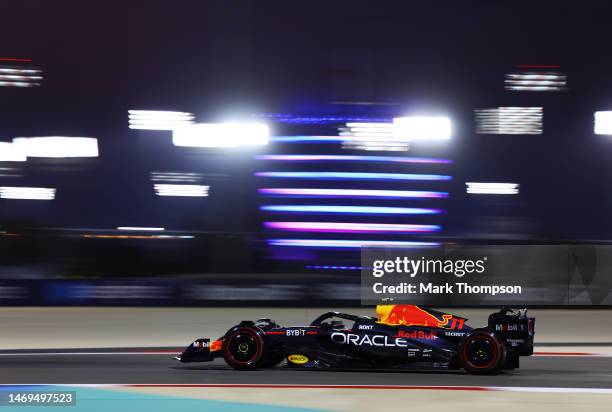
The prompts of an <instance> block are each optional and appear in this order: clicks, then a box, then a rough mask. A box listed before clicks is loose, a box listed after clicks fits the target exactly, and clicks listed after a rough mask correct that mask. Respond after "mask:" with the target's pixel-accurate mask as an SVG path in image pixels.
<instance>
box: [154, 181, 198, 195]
mask: <svg viewBox="0 0 612 412" xmlns="http://www.w3.org/2000/svg"><path fill="white" fill-rule="evenodd" d="M153 188H154V189H155V194H156V195H157V196H185V197H206V196H208V190H209V189H210V186H203V185H179V184H176V185H174V184H162V183H156V184H154V185H153Z"/></svg>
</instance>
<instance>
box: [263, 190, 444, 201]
mask: <svg viewBox="0 0 612 412" xmlns="http://www.w3.org/2000/svg"><path fill="white" fill-rule="evenodd" d="M258 193H259V194H260V195H264V196H265V195H269V196H285V197H314V198H316V197H334V198H379V199H383V198H447V197H448V193H447V192H430V191H422V190H367V189H302V188H263V189H259V190H258Z"/></svg>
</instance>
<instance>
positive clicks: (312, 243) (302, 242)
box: [268, 239, 440, 248]
mask: <svg viewBox="0 0 612 412" xmlns="http://www.w3.org/2000/svg"><path fill="white" fill-rule="evenodd" d="M268 244H269V245H271V246H293V247H315V248H317V247H320V248H361V247H405V248H414V247H435V246H439V245H440V244H439V243H435V242H408V241H406V242H403V241H402V242H400V241H384V240H334V239H270V240H268Z"/></svg>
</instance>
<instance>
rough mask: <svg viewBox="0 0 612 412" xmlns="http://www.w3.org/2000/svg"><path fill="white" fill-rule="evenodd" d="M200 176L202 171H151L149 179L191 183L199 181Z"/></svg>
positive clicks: (201, 176)
mask: <svg viewBox="0 0 612 412" xmlns="http://www.w3.org/2000/svg"><path fill="white" fill-rule="evenodd" d="M202 178H203V175H202V173H189V172H151V181H153V182H177V183H193V182H199V181H201V180H202Z"/></svg>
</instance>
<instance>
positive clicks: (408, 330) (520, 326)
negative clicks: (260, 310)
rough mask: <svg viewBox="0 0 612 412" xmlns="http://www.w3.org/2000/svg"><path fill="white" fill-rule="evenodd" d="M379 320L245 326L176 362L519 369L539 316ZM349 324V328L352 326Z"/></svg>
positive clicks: (330, 318)
mask: <svg viewBox="0 0 612 412" xmlns="http://www.w3.org/2000/svg"><path fill="white" fill-rule="evenodd" d="M376 314H377V317H376V318H374V317H370V316H355V315H349V314H346V313H339V312H327V313H324V314H322V315H321V316H319V317H318V318H316V319H315V320H314V321H313V322H312V323H311V324H310V326H291V327H280V326H279V325H278V324H276V322H274V321H272V320H270V319H259V320H257V321H255V322H253V321H242V322H240V324H238V325H237V326H234V327H233V328H231V329H230V330H229V331H227V333H226V334H225V335H224V336H223V337H221V338H219V339H217V340H215V341H212V342H211V341H210V339H197V340H196V341H194V342H193V343H192V344H191V345H190V346H189V347H187V349H185V351H184V352H183V353H182V354H181V355H180V356H177V357H176V358H175V359H177V360H179V361H181V362H207V361H212V360H213V359H214V358H219V357H223V358H224V359H225V362H227V364H228V365H230V366H231V367H233V368H234V369H239V370H246V369H258V368H268V367H273V366H276V365H278V364H279V363H281V362H282V361H283V360H285V359H286V360H287V365H286V366H287V367H291V368H309V369H408V368H415V367H433V368H447V369H460V368H463V369H465V370H466V371H468V372H470V373H474V374H492V373H498V372H500V371H501V370H503V369H514V368H518V367H519V357H520V356H529V355H531V354H532V353H533V338H534V333H535V318H530V317H527V310H526V309H522V310H518V311H514V310H511V309H506V308H504V309H502V310H501V311H499V312H496V313H493V314H491V315H490V316H489V322H488V325H487V326H486V327H483V328H478V329H474V328H472V327H470V326H468V325H466V323H465V321H466V319H465V318H462V317H458V316H454V315H451V314H448V313H442V312H438V311H435V310H432V309H427V308H422V307H419V306H414V305H379V306H377V307H376ZM345 322H348V324H346V323H345Z"/></svg>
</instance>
